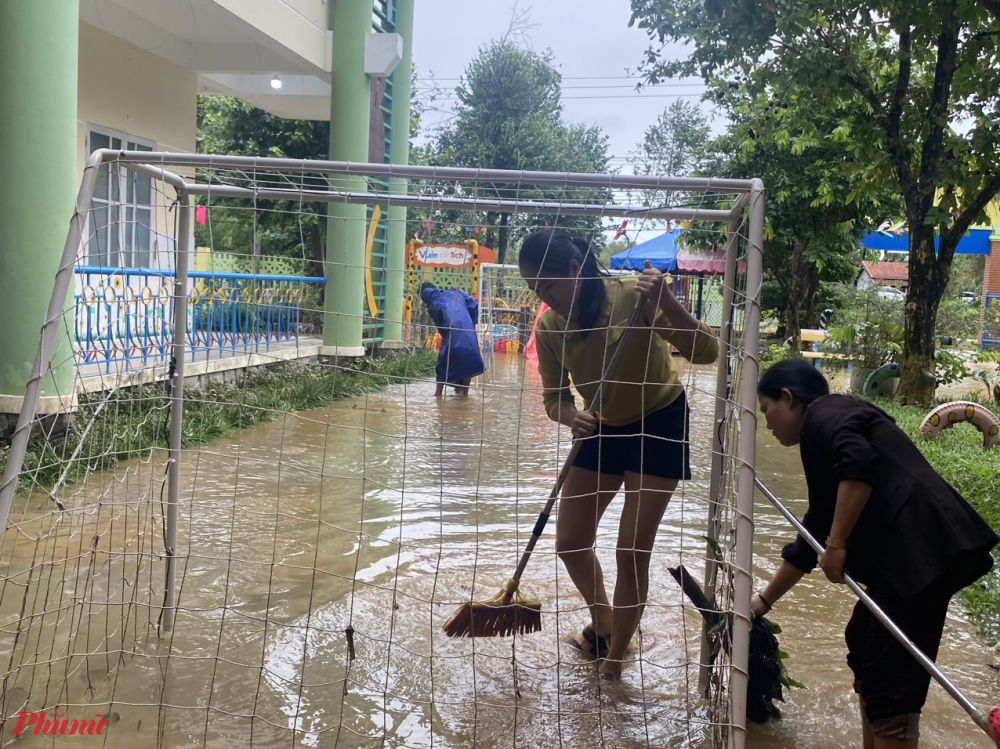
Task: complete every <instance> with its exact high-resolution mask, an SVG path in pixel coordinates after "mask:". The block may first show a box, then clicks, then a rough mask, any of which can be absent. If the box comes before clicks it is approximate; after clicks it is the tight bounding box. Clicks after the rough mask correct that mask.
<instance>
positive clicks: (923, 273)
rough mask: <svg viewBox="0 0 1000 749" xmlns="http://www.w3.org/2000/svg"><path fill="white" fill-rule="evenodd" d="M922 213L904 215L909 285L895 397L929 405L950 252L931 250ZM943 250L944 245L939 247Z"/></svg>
mask: <svg viewBox="0 0 1000 749" xmlns="http://www.w3.org/2000/svg"><path fill="white" fill-rule="evenodd" d="M922 219H923V217H922V216H920V217H917V216H907V223H908V225H909V227H910V261H909V276H910V286H909V289H908V290H907V292H906V308H905V320H906V327H905V333H904V336H903V361H902V363H901V369H902V372H901V373H900V378H899V390H898V392H897V394H896V398H897V399H898V400H899V401H901V402H902V403H909V404H911V405H917V406H922V407H924V408H928V407H929V406H930V405H931V401H932V400H933V399H934V389H935V377H934V343H935V342H934V328H935V326H936V324H937V313H938V306H939V305H940V304H941V295H942V294H943V293H944V288H945V286H946V285H947V284H948V276H949V275H950V271H951V257H952V253H951V252H948V251H943V252H942V253H941V254H942V255H943V256H944V259H939V258H938V255H937V253H936V252H935V251H934V228H933V227H931V226H927V225H926V224H924V223H923V221H922ZM941 249H942V250H945V248H941Z"/></svg>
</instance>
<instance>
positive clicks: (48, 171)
mask: <svg viewBox="0 0 1000 749" xmlns="http://www.w3.org/2000/svg"><path fill="white" fill-rule="evenodd" d="M79 37H80V15H79V7H78V3H77V2H76V1H75V0H74V1H73V2H66V0H29V1H28V2H25V0H0V71H2V72H0V398H2V399H3V403H5V404H7V406H6V407H5V408H3V409H2V410H3V411H4V412H5V413H10V412H11V410H10V406H11V405H17V407H18V408H19V405H18V403H17V399H18V398H20V397H23V395H24V387H25V384H26V383H27V381H28V377H29V375H30V373H31V365H32V364H33V363H34V360H35V352H36V351H37V349H38V342H39V339H40V337H41V335H40V331H41V327H42V324H43V323H44V321H45V312H46V308H47V307H48V304H49V299H50V298H51V296H52V286H53V280H54V278H55V274H56V270H57V268H58V267H59V259H60V257H61V255H62V250H63V245H64V244H65V243H66V233H67V231H68V230H69V221H70V218H71V216H72V214H73V208H74V206H75V203H76V191H77V174H76V167H77V158H78V154H77V146H78V144H77V137H76V120H77V116H78V115H77V63H78V57H79ZM68 308H69V302H68V300H67V309H68ZM67 324H68V326H69V328H70V329H72V325H73V321H72V319H71V318H70V319H68V321H67ZM65 330H66V328H65V327H63V328H61V329H60V332H59V334H57V335H56V345H55V348H54V350H53V355H52V362H53V370H52V375H51V376H50V377H47V378H46V380H45V382H44V383H43V389H42V393H41V394H42V396H43V398H44V397H53V396H63V397H65V396H71V395H72V387H73V362H72V357H71V356H70V349H69V345H70V342H69V340H68V338H67V336H66V334H65ZM3 396H14V398H10V397H7V398H3ZM39 409H40V411H43V412H44V411H49V410H52V409H51V407H47V406H46V403H45V401H42V402H41V403H40V406H39Z"/></svg>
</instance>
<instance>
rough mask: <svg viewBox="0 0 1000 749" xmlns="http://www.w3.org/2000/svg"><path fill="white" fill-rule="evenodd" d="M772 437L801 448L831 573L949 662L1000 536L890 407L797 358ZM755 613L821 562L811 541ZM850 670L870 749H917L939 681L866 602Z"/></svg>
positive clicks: (795, 550)
mask: <svg viewBox="0 0 1000 749" xmlns="http://www.w3.org/2000/svg"><path fill="white" fill-rule="evenodd" d="M757 394H758V398H759V400H760V407H761V410H762V411H763V413H764V418H765V420H766V421H767V428H768V429H769V430H770V431H771V432H772V433H773V434H774V436H775V437H776V438H777V439H778V441H779V442H780V443H781V444H782V445H784V446H785V447H792V446H794V445H798V446H799V452H800V454H801V457H802V468H803V470H804V472H805V478H806V483H807V485H808V487H809V509H808V511H807V512H806V516H805V518H804V519H803V524H804V525H805V526H806V528H807V529H808V530H809V532H810V533H812V534H813V535H814V536H815V537H817V538H825V539H826V544H825V546H826V551H825V552H824V554H823V557H822V559H820V560H819V566H820V567H821V568H822V570H823V572H824V573H825V574H826V576H827V578H829V580H830V581H831V582H834V583H843V582H844V574H845V572H847V573H850V575H851V576H852V577H854V579H855V580H857V581H858V582H859V583H862V584H864V585H866V586H867V587H868V593H869V594H870V595H871V597H872V598H873V599H874V600H875V602H876V603H877V604H878V605H879V606H880V607H881V608H882V610H883V611H884V612H885V613H886V614H887V615H888V616H889V618H890V619H892V620H893V621H894V622H895V623H896V624H897V625H899V627H900V628H901V629H902V630H903V631H904V632H905V633H906V634H907V635H908V636H909V638H910V639H911V640H912V641H913V642H914V644H916V646H917V647H918V648H920V650H922V651H923V652H924V653H925V654H926V655H927V656H928V657H929V658H931V659H933V658H935V657H936V656H937V651H938V646H939V645H940V643H941V634H942V632H943V630H944V622H945V615H946V613H947V610H948V602H949V601H950V600H951V597H952V596H953V595H954V594H955V593H956V592H958V591H959V590H961V589H962V588H964V587H965V586H967V585H969V584H971V583H972V582H974V581H975V580H977V579H979V578H980V577H981V576H982V575H984V574H986V572H988V571H989V570H990V568H991V567H992V565H993V560H992V557H991V556H990V549H992V548H993V546H994V545H996V543H997V536H996V534H995V533H994V532H993V531H992V530H991V529H990V527H989V526H988V525H987V524H986V523H985V522H984V521H983V519H982V518H980V517H979V515H977V514H976V512H975V511H974V510H973V509H972V508H971V507H970V506H969V505H968V504H967V503H966V501H965V500H964V499H962V497H961V496H960V495H959V494H958V492H956V491H955V490H954V489H953V488H952V487H951V486H950V485H949V484H948V483H947V482H946V481H945V480H944V479H942V478H941V477H940V476H939V475H938V474H937V473H936V472H935V471H934V469H933V468H931V466H930V464H929V463H928V462H927V461H926V460H925V459H924V457H923V455H922V454H921V453H920V451H919V450H918V449H917V447H916V445H914V444H913V442H911V441H910V439H909V438H908V437H907V436H906V435H905V434H904V433H903V431H902V430H901V429H899V427H897V426H896V424H895V422H894V421H893V420H892V418H891V417H890V416H889V415H888V414H886V413H885V412H884V411H882V410H881V409H880V408H877V407H876V406H874V405H872V404H870V403H868V402H866V401H862V400H859V399H856V398H852V397H849V396H845V395H830V388H829V386H828V384H827V382H826V379H824V377H823V375H822V374H820V372H819V371H818V370H817V369H816V368H814V367H813V366H812V365H811V364H809V363H808V362H805V361H803V360H801V359H791V360H787V361H783V362H779V363H777V364H775V365H774V366H772V367H771V368H770V369H768V370H767V371H766V372H765V373H764V375H763V376H762V377H761V379H760V384H759V385H758V387H757ZM781 556H782V558H783V559H784V562H783V563H782V565H781V567H780V568H779V569H778V571H777V573H776V574H775V576H774V578H773V579H772V580H771V582H770V583H768V585H767V587H766V588H765V589H764V590H763V591H761V592H760V593H759V594H758V595H757V596H755V597H754V599H753V601H752V602H751V608H752V609H753V611H754V613H756V614H765V613H767V612H768V611H770V610H771V607H772V606H773V605H774V604H775V603H776V602H777V601H778V599H779V598H781V596H783V595H784V594H785V593H786V592H787V591H788V590H789V589H790V588H791V587H792V586H793V585H795V584H796V583H797V582H798V581H799V580H800V579H801V578H802V576H803V575H804V574H806V573H808V572H810V571H811V570H812V569H813V568H814V567H815V566H816V562H817V555H816V552H814V551H813V550H812V548H811V547H810V546H809V545H808V544H807V543H806V542H805V540H804V539H802V538H801V537H798V538H796V540H795V542H794V543H791V544H789V545H788V546H786V547H785V548H784V550H783V551H782V554H781ZM845 638H846V640H847V663H848V665H849V666H850V668H851V670H852V671H853V672H854V690H855V691H856V692H857V693H858V695H859V696H860V701H861V728H862V733H863V741H864V747H865V749H888V748H889V747H916V746H917V739H918V736H919V728H918V724H919V719H920V710H921V708H922V707H923V705H924V700H925V699H926V697H927V689H928V686H929V685H930V675H929V674H928V673H927V672H926V671H925V670H924V669H923V668H922V667H921V666H920V664H919V663H917V661H916V660H915V659H914V658H913V656H911V655H910V654H909V653H908V652H907V651H906V650H905V649H904V648H903V646H902V645H900V644H899V643H898V642H897V641H896V639H895V638H894V637H893V636H892V635H891V634H890V633H889V631H888V630H887V629H886V628H885V627H883V626H882V624H881V623H880V622H879V621H878V620H877V619H875V617H874V616H873V615H872V614H871V613H869V611H868V609H867V608H865V606H864V605H863V604H861V603H860V602H859V603H858V604H857V605H856V606H855V608H854V614H853V615H852V616H851V620H850V622H849V623H848V625H847V631H846V633H845Z"/></svg>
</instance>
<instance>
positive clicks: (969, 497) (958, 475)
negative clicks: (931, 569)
mask: <svg viewBox="0 0 1000 749" xmlns="http://www.w3.org/2000/svg"><path fill="white" fill-rule="evenodd" d="M876 402H877V403H878V405H879V407H880V408H883V409H885V411H886V412H887V413H888V414H889V415H890V416H892V417H893V418H894V419H895V420H896V423H897V424H898V425H899V427H900V428H901V429H902V430H903V431H904V432H906V434H907V435H909V437H910V438H911V439H912V440H913V441H914V442H915V443H916V444H917V447H919V448H920V451H921V452H922V453H923V454H924V457H926V458H927V461H928V462H929V463H930V464H931V465H932V466H933V467H934V470H936V471H937V472H938V473H939V474H941V476H942V477H943V478H944V479H945V481H947V482H948V483H949V484H951V485H952V486H953V487H955V489H956V490H957V491H958V493H959V494H961V495H962V496H963V497H965V499H966V501H967V502H968V503H969V504H970V505H972V507H973V508H974V509H975V510H976V512H978V513H979V514H980V515H981V516H982V517H983V519H984V520H985V521H986V522H987V523H989V525H990V527H991V528H994V529H998V528H1000V450H983V435H982V434H980V433H979V430H977V429H976V428H975V427H973V426H972V425H971V424H957V425H956V426H955V427H953V428H951V429H946V430H944V431H942V432H939V433H938V435H937V436H936V437H935V438H934V440H929V439H927V438H926V437H924V436H923V435H922V434H921V433H920V422H921V421H923V419H924V417H925V416H926V415H927V410H926V409H923V408H919V407H914V406H901V405H899V404H897V403H893V402H891V401H887V400H883V399H879V400H877V401H876ZM988 408H990V409H991V410H992V411H993V413H995V414H997V415H998V416H1000V410H998V409H997V408H996V407H995V406H989V407H988ZM998 556H1000V555H998V551H997V549H994V550H993V558H994V560H997V559H998ZM960 599H961V601H962V603H963V605H964V606H965V608H966V609H967V610H968V612H969V615H970V618H971V619H972V621H973V623H975V625H976V626H977V627H979V630H980V631H981V632H982V633H983V635H984V636H985V637H986V638H987V639H988V640H989V641H990V642H991V643H992V642H996V641H997V640H998V639H1000V565H998V566H995V567H994V568H993V570H992V572H990V573H989V574H988V575H986V576H985V577H983V579H981V580H979V581H978V582H976V583H974V584H973V585H970V586H969V587H968V588H966V589H965V590H963V591H962V593H961V594H960Z"/></svg>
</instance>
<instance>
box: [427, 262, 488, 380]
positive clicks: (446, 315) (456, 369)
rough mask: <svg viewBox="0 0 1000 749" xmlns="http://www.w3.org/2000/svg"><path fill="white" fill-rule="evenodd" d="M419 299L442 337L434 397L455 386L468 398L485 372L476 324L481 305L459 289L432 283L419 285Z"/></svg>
mask: <svg viewBox="0 0 1000 749" xmlns="http://www.w3.org/2000/svg"><path fill="white" fill-rule="evenodd" d="M420 299H421V300H422V301H423V303H424V304H425V305H427V313H428V314H429V315H430V316H431V320H433V321H434V324H435V325H436V326H437V329H438V333H440V334H441V351H440V352H439V353H438V361H437V389H436V390H435V391H434V395H435V396H441V395H443V394H444V388H445V385H450V386H452V387H454V388H455V392H456V393H458V394H459V395H463V396H464V395H468V394H469V384H470V383H471V382H472V378H473V377H476V376H477V375H481V374H482V373H483V355H482V353H480V351H479V339H478V338H477V337H476V324H475V322H474V319H475V318H476V317H477V316H478V315H479V303H478V302H477V301H476V300H475V299H473V298H472V297H471V296H469V295H468V294H466V293H465V292H464V291H462V290H460V289H439V288H438V287H437V286H435V285H434V284H432V283H431V282H430V281H425V282H424V283H422V284H421V285H420Z"/></svg>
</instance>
